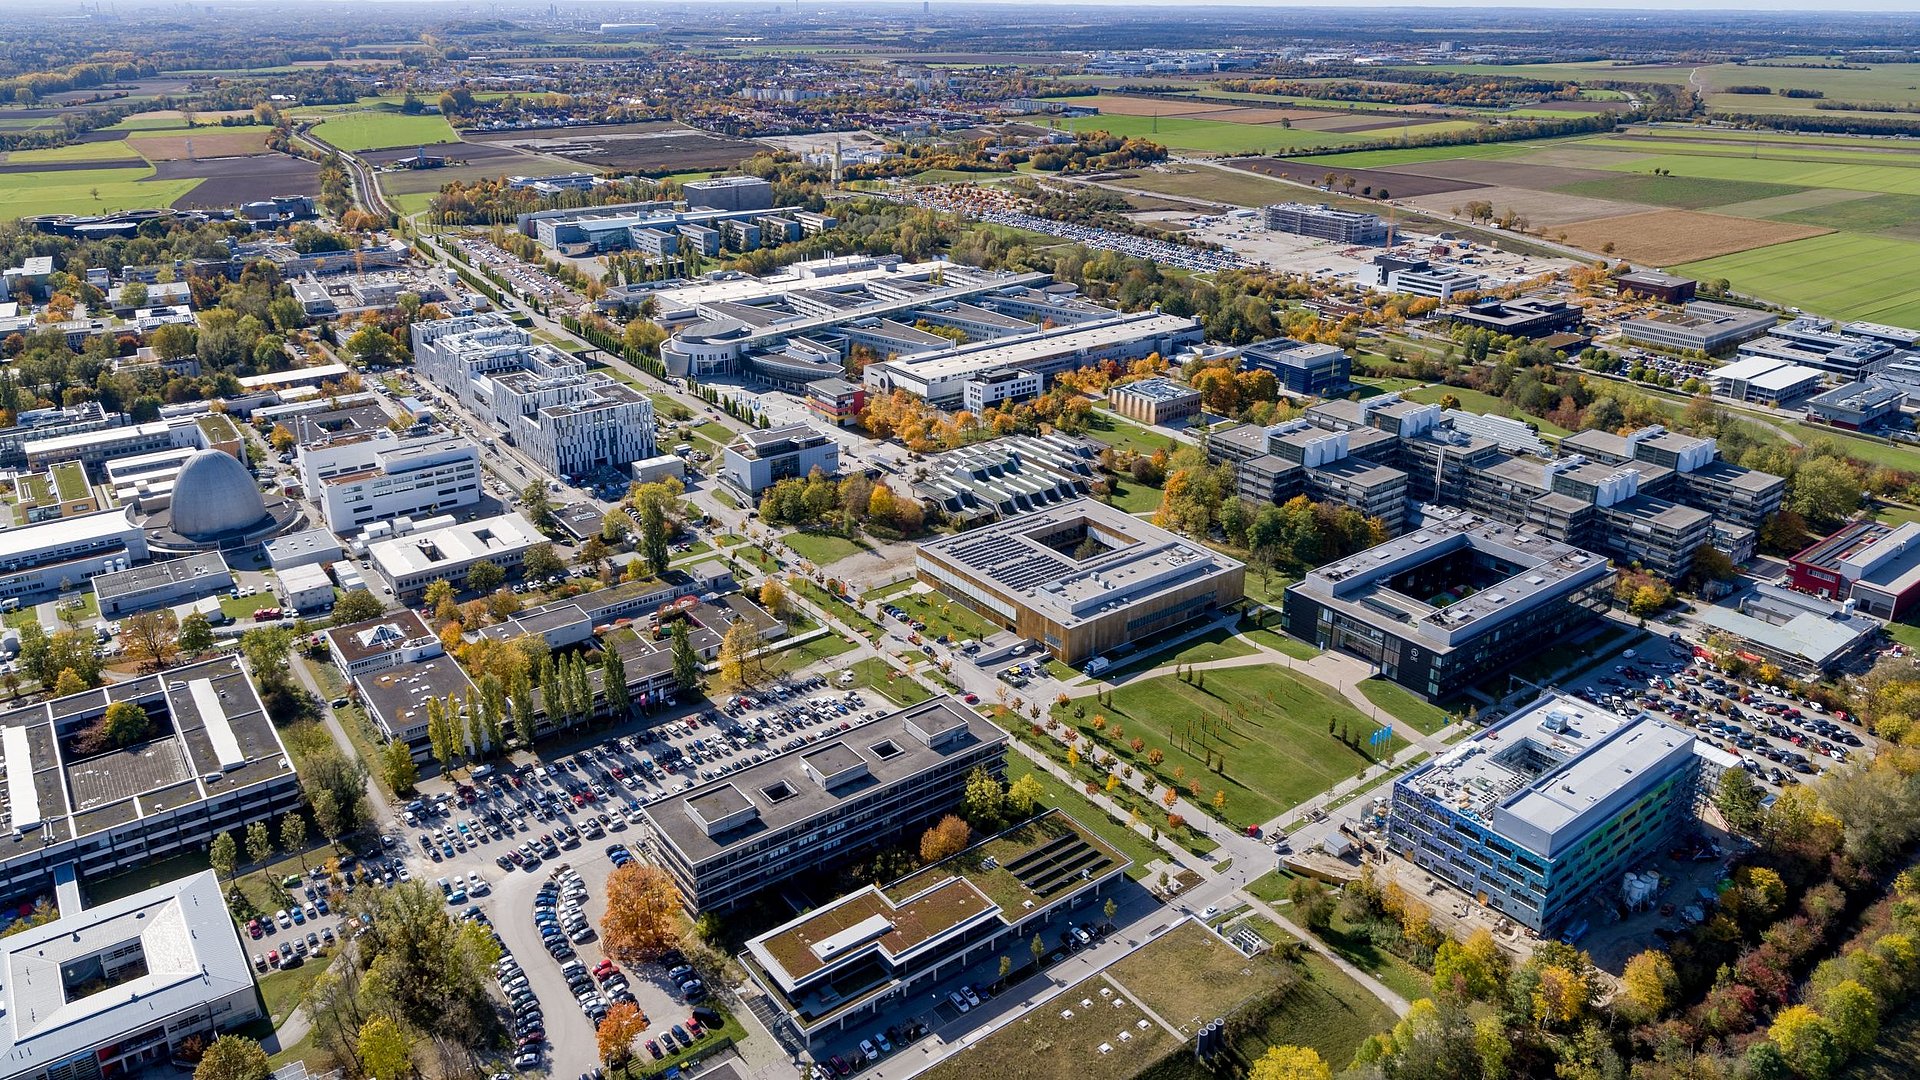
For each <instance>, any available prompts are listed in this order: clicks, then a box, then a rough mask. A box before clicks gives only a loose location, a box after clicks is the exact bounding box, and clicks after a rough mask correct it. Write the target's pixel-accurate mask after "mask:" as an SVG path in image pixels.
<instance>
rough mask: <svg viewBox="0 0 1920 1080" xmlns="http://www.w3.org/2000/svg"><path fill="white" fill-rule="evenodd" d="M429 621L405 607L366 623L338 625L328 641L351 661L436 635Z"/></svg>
mask: <svg viewBox="0 0 1920 1080" xmlns="http://www.w3.org/2000/svg"><path fill="white" fill-rule="evenodd" d="M433 636H434V635H433V631H432V630H430V629H428V627H427V624H426V621H425V620H424V619H422V618H421V617H420V613H419V612H417V611H415V610H413V609H412V608H401V609H400V610H398V611H390V612H386V613H384V614H380V615H376V616H374V617H373V618H371V619H367V620H365V621H363V622H357V623H349V624H347V625H346V626H336V627H334V628H332V629H331V630H328V631H327V640H328V641H330V642H332V644H333V647H334V649H335V650H337V651H338V652H339V653H340V655H341V657H342V658H344V659H345V660H346V661H347V663H349V664H353V663H356V662H358V661H361V660H365V659H366V658H368V657H370V656H377V655H379V654H381V653H385V652H392V651H393V650H394V649H397V648H399V647H400V646H401V644H402V643H404V642H408V641H421V640H425V639H427V638H431V637H433Z"/></svg>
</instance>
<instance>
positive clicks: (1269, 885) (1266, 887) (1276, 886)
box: [1246, 870, 1298, 905]
mask: <svg viewBox="0 0 1920 1080" xmlns="http://www.w3.org/2000/svg"><path fill="white" fill-rule="evenodd" d="M1297 876H1298V875H1296V874H1292V873H1289V872H1288V871H1285V870H1269V871H1267V872H1266V873H1264V874H1261V875H1260V876H1259V877H1257V878H1254V879H1253V880H1252V881H1249V882H1247V885H1246V889H1247V892H1249V893H1251V894H1252V895H1254V896H1257V897H1259V898H1260V899H1262V900H1265V901H1266V902H1267V903H1269V904H1274V905H1279V904H1284V903H1287V902H1288V901H1287V885H1288V884H1289V883H1290V882H1292V881H1293V879H1294V878H1295V877H1297Z"/></svg>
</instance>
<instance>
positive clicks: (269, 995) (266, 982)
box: [249, 942, 333, 1027]
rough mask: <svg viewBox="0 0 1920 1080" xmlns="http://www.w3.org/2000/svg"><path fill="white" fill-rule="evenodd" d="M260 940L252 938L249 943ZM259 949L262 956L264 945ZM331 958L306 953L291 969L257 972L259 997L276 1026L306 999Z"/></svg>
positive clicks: (255, 943) (284, 1021) (329, 956)
mask: <svg viewBox="0 0 1920 1080" xmlns="http://www.w3.org/2000/svg"><path fill="white" fill-rule="evenodd" d="M261 943H262V942H251V943H250V944H254V945H259V944H261ZM259 952H260V954H261V955H262V956H265V955H266V950H265V949H261V950H259ZM249 955H251V954H249ZM332 960H333V956H332V955H328V956H324V957H321V958H320V959H318V960H315V959H313V958H311V957H309V958H308V959H307V961H306V963H303V964H301V965H300V966H299V967H297V968H294V969H292V970H291V971H289V970H286V969H284V968H283V969H281V970H279V971H269V972H267V973H266V974H265V975H262V976H260V997H261V999H262V1000H263V1001H265V1002H266V1004H267V1015H269V1016H271V1017H273V1023H274V1026H275V1027H278V1026H280V1025H281V1024H284V1023H286V1022H287V1019H288V1018H289V1017H291V1016H292V1015H293V1011H294V1010H295V1009H298V1008H299V1007H300V1003H301V1002H302V1001H305V1000H306V998H307V991H308V990H311V989H313V984H314V983H315V982H316V981H318V980H319V978H320V975H321V973H322V972H324V971H326V970H327V965H328V964H329V963H330V962H332Z"/></svg>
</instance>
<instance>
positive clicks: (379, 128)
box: [313, 110, 460, 153]
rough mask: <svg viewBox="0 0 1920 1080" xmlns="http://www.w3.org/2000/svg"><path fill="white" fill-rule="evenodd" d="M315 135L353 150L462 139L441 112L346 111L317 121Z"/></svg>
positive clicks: (343, 148)
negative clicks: (412, 113)
mask: <svg viewBox="0 0 1920 1080" xmlns="http://www.w3.org/2000/svg"><path fill="white" fill-rule="evenodd" d="M313 135H314V137H315V138H318V139H323V140H325V141H326V142H328V143H330V144H332V145H334V146H337V147H339V148H340V149H342V150H346V151H349V152H356V153H357V152H359V151H361V150H378V149H383V148H386V147H398V146H419V145H426V144H429V143H448V142H457V141H459V138H460V136H458V135H456V134H454V131H453V125H451V124H449V123H447V118H446V117H444V116H441V115H440V114H439V113H423V114H421V115H419V116H407V115H406V114H404V113H397V112H379V111H375V110H367V111H365V112H355V113H345V114H342V115H338V116H335V117H333V118H332V119H329V120H325V121H322V122H321V123H319V124H316V125H314V128H313Z"/></svg>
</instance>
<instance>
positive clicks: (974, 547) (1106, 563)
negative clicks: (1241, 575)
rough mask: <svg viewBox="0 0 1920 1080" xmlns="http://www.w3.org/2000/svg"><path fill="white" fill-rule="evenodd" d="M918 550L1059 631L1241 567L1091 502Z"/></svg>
mask: <svg viewBox="0 0 1920 1080" xmlns="http://www.w3.org/2000/svg"><path fill="white" fill-rule="evenodd" d="M920 550H921V552H922V555H921V557H922V558H927V557H929V556H931V557H933V558H935V559H937V560H938V561H939V563H940V564H941V566H942V567H943V568H945V567H957V568H959V569H960V570H961V571H962V572H964V573H966V574H967V575H969V576H973V577H976V578H979V579H982V580H985V581H987V582H991V583H992V585H993V586H994V587H995V588H996V589H998V590H1000V591H1001V592H1004V593H1006V594H1009V595H1012V596H1017V597H1019V598H1020V600H1021V602H1023V603H1025V604H1026V605H1027V606H1028V607H1030V608H1032V609H1033V610H1035V611H1037V612H1040V613H1041V614H1043V615H1045V616H1046V617H1047V618H1048V619H1051V620H1053V621H1054V622H1057V623H1059V624H1060V625H1062V626H1074V625H1078V624H1082V623H1085V622H1087V621H1090V620H1093V619H1096V618H1099V617H1101V616H1104V615H1107V614H1109V613H1111V612H1112V611H1114V610H1116V609H1119V608H1122V607H1125V606H1127V605H1131V604H1136V603H1139V602H1141V601H1143V600H1147V599H1150V598H1152V597H1154V596H1157V595H1160V594H1162V593H1165V592H1167V591H1168V590H1171V589H1175V588H1179V587H1182V586H1186V585H1191V584H1193V583H1195V582H1197V581H1201V580H1204V579H1209V578H1215V577H1219V576H1223V575H1227V574H1232V573H1237V572H1239V571H1240V570H1241V569H1242V565H1241V564H1240V563H1239V562H1237V561H1235V560H1233V559H1230V558H1228V557H1226V556H1225V555H1222V554H1220V553H1219V552H1216V551H1214V550H1213V549H1212V548H1209V547H1206V546H1205V545H1202V544H1199V543H1195V542H1194V541H1191V540H1188V539H1186V538H1185V537H1182V536H1180V535H1178V534H1176V533H1172V532H1169V531H1167V530H1166V529H1162V528H1160V527H1159V526H1157V525H1154V524H1152V523H1151V522H1147V521H1142V520H1141V519H1139V518H1136V517H1134V516H1132V515H1131V514H1128V513H1126V512H1125V511H1123V510H1119V509H1116V508H1114V507H1112V506H1108V505H1107V504H1105V503H1102V502H1098V501H1095V500H1093V499H1075V500H1073V501H1072V502H1067V503H1062V504H1060V505H1058V506H1053V507H1048V508H1046V509H1043V510H1036V511H1033V512H1032V513H1027V514H1021V515H1018V516H1016V517H1010V518H1005V519H1003V520H1001V521H999V522H996V523H994V524H991V525H987V526H984V527H982V528H978V529H974V530H971V531H969V532H965V533H960V534H958V535H955V536H948V537H942V538H940V539H938V540H934V541H932V542H930V543H927V544H924V545H922V546H921V549H920ZM948 572H951V571H950V570H949V571H948Z"/></svg>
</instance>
